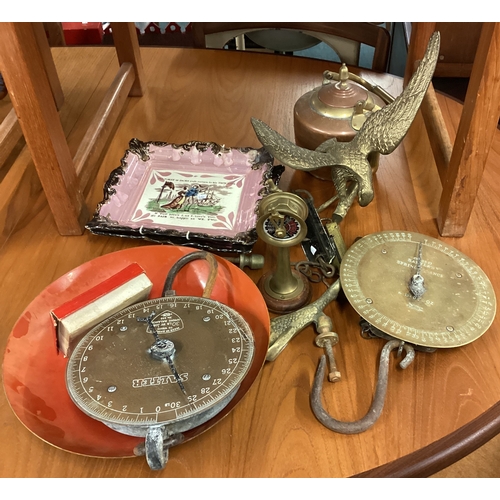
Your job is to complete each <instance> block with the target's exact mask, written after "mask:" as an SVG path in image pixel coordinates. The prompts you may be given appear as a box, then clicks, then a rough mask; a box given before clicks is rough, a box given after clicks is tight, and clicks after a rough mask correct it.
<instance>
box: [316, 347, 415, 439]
mask: <svg viewBox="0 0 500 500" xmlns="http://www.w3.org/2000/svg"><path fill="white" fill-rule="evenodd" d="M401 346H402V348H403V349H404V350H405V351H406V355H405V357H404V358H403V359H402V360H401V362H400V363H399V366H400V368H402V369H405V368H407V367H408V366H409V365H410V364H411V363H412V362H413V360H414V359H415V350H414V349H413V346H411V345H410V344H407V343H401V341H399V340H390V341H389V342H387V343H386V344H385V345H384V347H383V349H382V352H381V354H380V364H379V370H378V381H377V385H376V388H375V396H374V398H373V402H372V405H371V406H370V409H369V410H368V413H367V414H366V415H365V416H364V417H363V418H361V419H359V420H356V421H354V422H343V421H341V420H336V419H334V418H333V417H331V416H330V415H329V414H328V413H327V412H326V411H325V410H324V408H323V406H322V404H321V390H322V388H323V374H324V372H325V365H326V356H325V355H323V356H321V359H320V361H319V364H318V368H317V370H316V375H315V376H314V383H313V387H312V391H311V396H310V401H311V408H312V411H313V413H314V415H315V416H316V418H317V419H318V420H319V421H320V422H321V423H322V424H323V425H324V426H325V427H327V428H328V429H330V430H332V431H334V432H339V433H341V434H359V433H360V432H364V431H366V430H367V429H369V428H370V427H371V426H372V425H373V424H374V423H375V422H376V421H377V420H378V418H379V417H380V414H381V413H382V410H383V408H384V402H385V395H386V392H387V381H388V374H389V354H390V353H391V351H393V350H394V349H398V348H400V347H401Z"/></svg>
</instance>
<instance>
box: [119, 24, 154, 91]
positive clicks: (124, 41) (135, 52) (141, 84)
mask: <svg viewBox="0 0 500 500" xmlns="http://www.w3.org/2000/svg"><path fill="white" fill-rule="evenodd" d="M111 29H112V30H113V41H114V44H115V48H116V54H117V56H118V62H119V63H120V66H121V65H122V64H123V63H124V62H129V63H132V66H133V67H134V71H135V81H134V84H133V85H132V88H131V90H130V93H129V96H131V97H140V96H142V95H143V94H144V91H145V90H146V78H145V75H144V69H143V66H142V59H141V52H140V48H139V41H138V39H137V32H136V29H135V25H134V23H112V24H111Z"/></svg>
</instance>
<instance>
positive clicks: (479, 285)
mask: <svg viewBox="0 0 500 500" xmlns="http://www.w3.org/2000/svg"><path fill="white" fill-rule="evenodd" d="M415 276H418V277H421V278H422V283H425V287H423V286H422V290H421V291H422V293H415V292H414V291H413V292H412V284H414V283H413V282H412V278H413V281H414V278H415ZM340 279H341V283H342V288H343V290H344V292H345V295H346V297H347V299H348V300H349V302H350V303H351V305H352V306H353V307H354V309H355V310H356V311H357V312H358V313H359V315H360V316H361V317H363V318H364V319H365V320H366V321H368V322H369V323H371V324H372V325H373V326H375V327H376V328H378V329H379V330H382V331H383V332H385V333H387V334H389V335H392V336H393V337H396V338H398V339H401V340H405V341H408V342H411V343H413V344H417V345H421V346H426V347H456V346H460V345H465V344H468V343H469V342H472V341H473V340H475V339H477V338H478V337H480V336H481V335H482V334H483V333H484V332H485V331H486V330H487V329H488V328H489V326H490V325H491V323H492V321H493V318H494V317H495V311H496V298H495V293H494V291H493V287H492V286H491V283H490V281H489V280H488V278H487V276H486V275H485V274H484V272H483V271H482V270H481V269H480V268H479V267H478V266H477V264H476V263H474V262H473V261H472V260H471V259H470V258H469V257H467V256H466V255H464V254H463V253H461V252H459V251H458V250H457V249H456V248H453V247H452V246H449V245H447V244H446V243H443V242H442V241H439V240H437V239H435V238H431V237H429V236H425V235H423V234H418V233H411V232H404V231H383V232H380V233H375V234H371V235H368V236H365V237H364V238H361V239H360V240H358V241H357V242H356V243H354V244H353V245H352V246H351V247H350V248H349V250H348V251H347V252H346V254H345V256H344V258H343V260H342V264H341V268H340Z"/></svg>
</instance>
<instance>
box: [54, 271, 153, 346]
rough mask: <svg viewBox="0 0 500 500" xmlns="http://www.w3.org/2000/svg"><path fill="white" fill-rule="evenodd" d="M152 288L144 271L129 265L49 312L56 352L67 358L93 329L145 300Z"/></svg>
mask: <svg viewBox="0 0 500 500" xmlns="http://www.w3.org/2000/svg"><path fill="white" fill-rule="evenodd" d="M152 287H153V283H152V282H151V280H150V279H149V278H148V277H147V276H146V273H145V271H144V269H143V268H142V267H141V266H139V264H131V265H129V266H127V267H126V268H125V269H123V270H122V271H120V272H118V273H116V274H114V275H113V276H111V277H110V278H108V279H106V280H104V281H103V282H101V283H99V284H98V285H96V286H94V287H93V288H90V289H89V290H87V291H85V292H83V293H82V294H80V295H78V296H77V297H75V298H74V299H72V300H70V301H68V302H66V303H64V304H62V305H61V306H59V307H57V308H56V309H54V310H53V311H51V315H52V318H53V319H54V326H55V328H56V334H57V348H58V350H59V352H61V353H62V354H64V356H69V355H70V354H71V352H72V350H73V348H74V347H75V346H76V344H77V343H78V341H79V340H80V339H81V338H82V337H83V336H84V335H85V334H86V333H87V332H89V331H90V330H91V329H92V328H93V327H94V326H96V325H97V324H99V323H100V322H101V321H103V320H105V319H106V318H108V317H109V316H112V315H113V314H115V313H116V312H118V311H120V310H121V309H124V308H125V307H128V306H130V305H132V304H135V303H137V302H141V301H143V300H147V299H148V297H149V293H150V292H151V288H152Z"/></svg>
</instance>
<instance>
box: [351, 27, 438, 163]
mask: <svg viewBox="0 0 500 500" xmlns="http://www.w3.org/2000/svg"><path fill="white" fill-rule="evenodd" d="M439 44H440V35H439V32H436V33H434V34H433V35H432V36H431V38H430V40H429V44H428V45H427V50H426V52H425V56H424V58H423V60H422V61H421V62H420V64H419V66H418V68H417V70H416V71H415V74H414V75H413V77H412V78H411V80H410V83H409V84H408V86H407V87H406V89H405V90H404V91H403V93H402V94H401V95H400V96H399V97H397V98H396V99H395V100H394V102H392V103H391V104H389V105H387V106H385V107H383V108H382V109H380V110H378V111H376V112H375V113H373V114H372V115H371V116H369V117H368V119H367V120H366V122H365V123H364V124H363V126H362V127H361V130H360V131H359V132H358V134H357V135H356V136H355V138H354V139H353V141H352V146H353V147H357V148H358V150H359V151H361V152H363V153H365V154H368V153H370V152H372V151H378V152H379V153H381V154H384V155H387V154H389V153H392V152H393V151H394V150H395V149H396V148H397V146H399V143H400V142H401V141H402V140H403V138H404V137H405V135H406V133H407V132H408V129H409V128H410V125H411V123H412V122H413V119H414V118H415V115H416V114H417V111H418V109H419V107H420V104H421V103H422V99H423V98H424V96H425V93H426V92H427V88H428V87H429V83H430V82H431V79H432V75H433V74H434V69H435V67H436V62H437V58H438V55H439Z"/></svg>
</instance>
